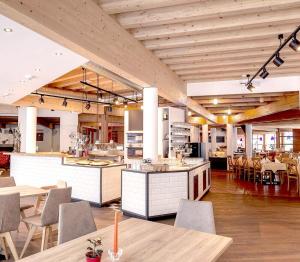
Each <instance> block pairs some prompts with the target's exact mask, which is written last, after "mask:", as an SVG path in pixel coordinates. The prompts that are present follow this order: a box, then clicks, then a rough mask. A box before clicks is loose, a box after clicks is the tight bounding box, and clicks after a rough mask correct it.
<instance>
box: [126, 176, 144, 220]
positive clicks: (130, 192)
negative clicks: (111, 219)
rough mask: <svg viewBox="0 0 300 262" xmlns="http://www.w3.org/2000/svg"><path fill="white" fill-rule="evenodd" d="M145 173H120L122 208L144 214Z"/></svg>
mask: <svg viewBox="0 0 300 262" xmlns="http://www.w3.org/2000/svg"><path fill="white" fill-rule="evenodd" d="M146 201H147V200H146V174H144V173H136V172H127V171H123V173H122V209H124V210H127V211H130V212H133V213H135V214H138V215H142V216H145V215H146Z"/></svg>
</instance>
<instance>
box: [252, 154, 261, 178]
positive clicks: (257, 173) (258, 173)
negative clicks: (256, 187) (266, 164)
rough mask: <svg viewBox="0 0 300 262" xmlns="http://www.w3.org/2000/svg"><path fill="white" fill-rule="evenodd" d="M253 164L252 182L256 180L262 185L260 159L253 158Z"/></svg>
mask: <svg viewBox="0 0 300 262" xmlns="http://www.w3.org/2000/svg"><path fill="white" fill-rule="evenodd" d="M252 162H253V170H254V182H256V179H257V178H258V181H260V183H261V184H262V183H263V174H262V172H261V168H262V166H261V162H260V158H253V159H252Z"/></svg>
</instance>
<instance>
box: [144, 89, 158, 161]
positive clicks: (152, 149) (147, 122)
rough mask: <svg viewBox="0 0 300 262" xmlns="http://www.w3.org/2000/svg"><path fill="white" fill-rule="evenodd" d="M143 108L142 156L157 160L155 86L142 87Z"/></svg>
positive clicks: (156, 101) (156, 98) (156, 99)
mask: <svg viewBox="0 0 300 262" xmlns="http://www.w3.org/2000/svg"><path fill="white" fill-rule="evenodd" d="M143 108H144V109H143V158H144V159H145V158H150V159H152V160H157V157H158V146H157V139H158V130H157V118H158V92H157V88H156V87H147V88H144V90H143Z"/></svg>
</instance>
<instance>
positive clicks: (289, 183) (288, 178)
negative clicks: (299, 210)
mask: <svg viewBox="0 0 300 262" xmlns="http://www.w3.org/2000/svg"><path fill="white" fill-rule="evenodd" d="M288 191H290V178H289V176H288Z"/></svg>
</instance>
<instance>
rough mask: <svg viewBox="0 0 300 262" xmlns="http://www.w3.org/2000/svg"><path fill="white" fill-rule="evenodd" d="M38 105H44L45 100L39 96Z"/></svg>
mask: <svg viewBox="0 0 300 262" xmlns="http://www.w3.org/2000/svg"><path fill="white" fill-rule="evenodd" d="M39 103H40V104H41V105H42V104H44V103H45V100H44V96H43V95H41V97H40V99H39Z"/></svg>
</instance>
